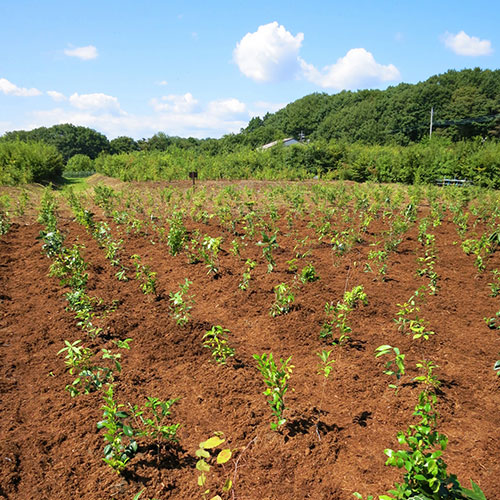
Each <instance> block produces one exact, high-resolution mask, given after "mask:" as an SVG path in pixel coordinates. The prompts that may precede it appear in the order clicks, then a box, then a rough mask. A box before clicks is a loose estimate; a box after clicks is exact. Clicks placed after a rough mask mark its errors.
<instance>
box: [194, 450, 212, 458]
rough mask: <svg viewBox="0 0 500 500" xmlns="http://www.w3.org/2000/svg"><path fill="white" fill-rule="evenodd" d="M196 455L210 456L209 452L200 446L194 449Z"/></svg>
mask: <svg viewBox="0 0 500 500" xmlns="http://www.w3.org/2000/svg"><path fill="white" fill-rule="evenodd" d="M196 456H197V457H200V458H210V453H208V451H205V450H202V449H201V448H200V449H199V450H196Z"/></svg>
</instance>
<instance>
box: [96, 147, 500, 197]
mask: <svg viewBox="0 0 500 500" xmlns="http://www.w3.org/2000/svg"><path fill="white" fill-rule="evenodd" d="M95 168H96V170H97V171H98V172H101V173H103V174H106V175H109V176H112V177H119V178H120V179H122V180H125V181H130V180H155V179H165V180H171V179H186V178H187V177H188V172H189V171H191V170H197V171H198V175H199V178H200V179H222V178H224V179H249V178H255V179H307V178H314V177H320V178H325V179H348V180H355V181H358V182H363V181H375V182H403V183H407V184H413V183H432V182H435V181H436V180H437V179H440V178H442V177H457V178H465V179H469V180H471V181H472V182H474V183H475V184H477V185H481V186H489V187H495V188H500V144H498V143H497V142H495V141H491V140H489V141H485V142H482V141H481V140H476V141H461V142H459V143H452V142H451V141H449V140H444V139H438V138H436V139H433V140H432V141H427V142H423V143H419V144H413V145H410V146H397V145H394V146H376V145H374V146H368V145H362V144H351V145H348V144H342V143H341V144H339V143H334V142H328V143H327V142H325V141H318V142H314V143H310V144H304V145H296V146H291V147H280V146H276V147H274V148H271V149H269V150H265V151H258V150H255V149H251V148H241V149H240V150H238V151H236V152H232V153H221V154H218V155H207V154H205V153H202V152H197V151H195V150H183V149H180V148H178V147H176V146H172V147H170V148H169V149H168V150H167V151H163V152H160V151H156V152H136V153H129V154H120V155H112V156H109V155H107V156H100V157H99V158H98V159H97V160H95Z"/></svg>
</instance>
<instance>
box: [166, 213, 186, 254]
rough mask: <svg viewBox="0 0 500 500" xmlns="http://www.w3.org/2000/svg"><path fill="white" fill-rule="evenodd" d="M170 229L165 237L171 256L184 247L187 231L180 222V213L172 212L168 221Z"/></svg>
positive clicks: (181, 221)
mask: <svg viewBox="0 0 500 500" xmlns="http://www.w3.org/2000/svg"><path fill="white" fill-rule="evenodd" d="M168 222H169V224H170V229H169V231H168V236H167V246H168V249H169V251H170V254H171V255H177V254H178V253H179V252H180V251H181V250H182V247H183V246H184V241H185V240H186V235H187V230H186V227H185V226H184V222H183V220H182V212H180V211H177V212H173V214H172V217H171V218H170V219H169V221H168Z"/></svg>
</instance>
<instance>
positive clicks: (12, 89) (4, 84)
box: [0, 78, 42, 97]
mask: <svg viewBox="0 0 500 500" xmlns="http://www.w3.org/2000/svg"><path fill="white" fill-rule="evenodd" d="M0 92H3V93H4V94H6V95H15V96H18V97H33V96H37V95H41V94H42V93H41V92H40V91H39V90H38V89H35V88H31V89H26V88H24V87H18V86H17V85H15V84H14V83H12V82H9V80H7V79H6V78H0Z"/></svg>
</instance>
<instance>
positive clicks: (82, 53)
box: [64, 45, 99, 61]
mask: <svg viewBox="0 0 500 500" xmlns="http://www.w3.org/2000/svg"><path fill="white" fill-rule="evenodd" d="M64 53H65V54H66V55H67V56H70V57H78V59H82V61H88V60H90V59H95V58H96V57H97V56H98V55H99V54H98V53H97V49H96V48H95V47H94V46H93V45H87V46H86V47H75V48H74V49H64Z"/></svg>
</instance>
